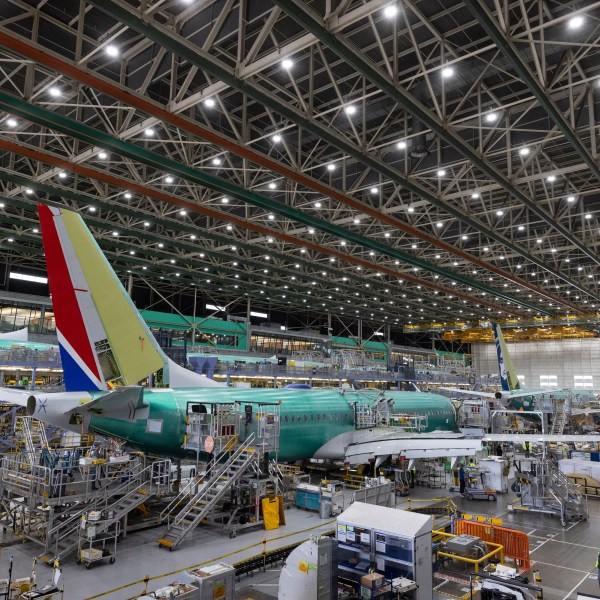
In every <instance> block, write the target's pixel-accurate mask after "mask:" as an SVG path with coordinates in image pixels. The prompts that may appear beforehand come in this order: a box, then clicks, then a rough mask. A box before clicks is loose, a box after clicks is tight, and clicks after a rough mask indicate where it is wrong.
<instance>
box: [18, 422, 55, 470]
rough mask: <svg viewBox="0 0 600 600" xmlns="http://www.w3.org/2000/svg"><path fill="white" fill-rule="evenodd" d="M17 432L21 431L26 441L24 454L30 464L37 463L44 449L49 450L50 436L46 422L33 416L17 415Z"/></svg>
mask: <svg viewBox="0 0 600 600" xmlns="http://www.w3.org/2000/svg"><path fill="white" fill-rule="evenodd" d="M15 433H20V434H21V435H22V437H23V441H24V442H25V447H24V448H23V454H24V455H25V456H26V458H27V462H28V463H29V464H30V465H34V464H36V462H37V461H36V459H37V457H38V455H39V454H40V453H41V452H42V450H49V447H48V438H47V437H46V429H45V426H44V424H43V423H42V422H41V421H38V420H37V419H34V418H33V417H21V416H19V417H17V418H16V419H15Z"/></svg>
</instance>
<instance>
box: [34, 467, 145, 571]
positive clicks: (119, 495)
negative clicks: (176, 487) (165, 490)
mask: <svg viewBox="0 0 600 600" xmlns="http://www.w3.org/2000/svg"><path fill="white" fill-rule="evenodd" d="M153 468H154V467H153V465H149V466H148V467H146V468H145V469H144V470H142V471H141V472H140V474H139V479H141V481H140V480H139V479H138V480H137V481H133V482H131V481H127V482H125V483H124V484H123V485H121V486H119V487H118V488H116V489H115V490H114V491H112V492H111V494H110V496H109V497H108V498H106V497H104V498H96V499H92V500H91V501H90V502H88V503H87V504H86V505H85V506H84V507H83V508H81V509H80V510H79V511H77V512H76V513H74V514H72V515H71V516H70V517H69V518H68V519H67V520H66V521H64V522H62V523H60V524H59V525H57V526H56V527H54V528H53V529H51V530H50V531H48V532H47V534H46V546H45V549H44V552H43V553H42V554H41V555H40V556H39V559H40V560H41V561H42V562H45V563H47V564H53V562H54V560H56V559H59V560H63V559H64V558H65V557H66V556H68V555H69V554H71V553H72V552H74V551H75V550H76V549H77V547H78V544H79V530H80V528H81V520H82V517H83V516H84V515H85V514H86V513H87V512H89V511H91V510H102V511H103V512H104V514H105V515H109V514H110V515H112V516H111V518H110V519H108V518H105V519H102V520H101V521H99V522H98V526H97V528H96V533H104V532H105V531H107V530H108V529H109V528H110V527H111V526H112V525H114V523H115V522H116V521H119V520H120V519H122V518H123V517H124V516H125V515H127V514H128V513H129V512H131V511H132V510H134V509H135V508H137V507H138V506H139V505H140V504H142V503H143V502H147V501H148V498H150V497H151V496H153V495H155V490H154V489H153V486H152V484H151V483H149V481H148V477H147V476H148V475H150V474H151V473H152V469H153Z"/></svg>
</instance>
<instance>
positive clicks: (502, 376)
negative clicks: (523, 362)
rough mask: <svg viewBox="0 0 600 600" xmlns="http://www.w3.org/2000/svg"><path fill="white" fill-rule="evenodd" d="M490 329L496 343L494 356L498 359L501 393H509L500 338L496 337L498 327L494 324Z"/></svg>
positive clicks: (506, 370)
mask: <svg viewBox="0 0 600 600" xmlns="http://www.w3.org/2000/svg"><path fill="white" fill-rule="evenodd" d="M492 329H493V330H494V340H495V342H496V356H497V357H498V370H499V372H500V385H501V387H502V391H503V392H509V391H510V385H509V384H508V369H507V367H506V364H505V362H504V354H502V345H501V344H500V336H499V335H498V325H497V324H496V323H492Z"/></svg>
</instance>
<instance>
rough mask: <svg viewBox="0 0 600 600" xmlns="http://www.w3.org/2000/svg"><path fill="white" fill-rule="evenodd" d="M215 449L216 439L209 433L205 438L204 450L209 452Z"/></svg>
mask: <svg viewBox="0 0 600 600" xmlns="http://www.w3.org/2000/svg"><path fill="white" fill-rule="evenodd" d="M214 449H215V440H214V439H213V438H212V437H211V436H210V435H209V436H208V437H207V438H206V439H205V440H204V450H205V451H206V452H208V453H209V454H210V453H211V452H212V451H213V450H214Z"/></svg>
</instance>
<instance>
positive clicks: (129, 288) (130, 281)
mask: <svg viewBox="0 0 600 600" xmlns="http://www.w3.org/2000/svg"><path fill="white" fill-rule="evenodd" d="M132 292H133V275H132V274H131V273H129V277H128V278H127V294H128V295H129V297H130V298H131V294H132Z"/></svg>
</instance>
